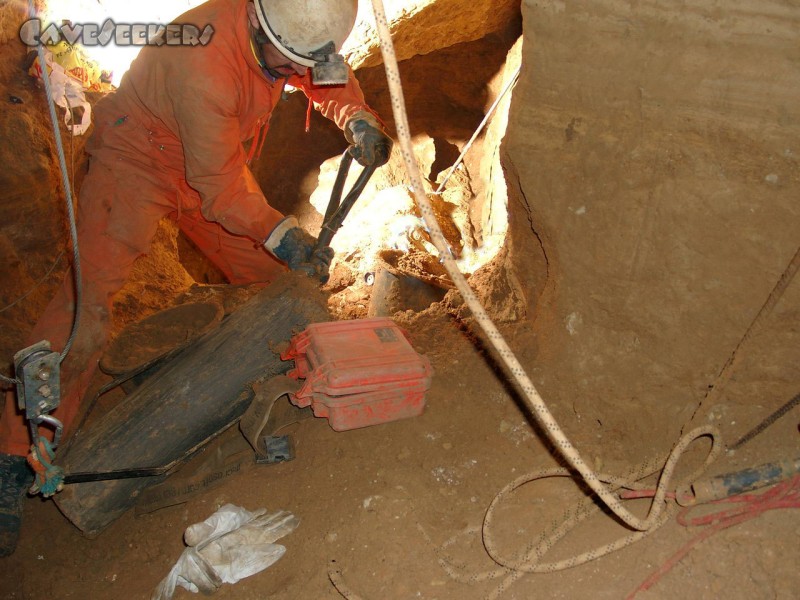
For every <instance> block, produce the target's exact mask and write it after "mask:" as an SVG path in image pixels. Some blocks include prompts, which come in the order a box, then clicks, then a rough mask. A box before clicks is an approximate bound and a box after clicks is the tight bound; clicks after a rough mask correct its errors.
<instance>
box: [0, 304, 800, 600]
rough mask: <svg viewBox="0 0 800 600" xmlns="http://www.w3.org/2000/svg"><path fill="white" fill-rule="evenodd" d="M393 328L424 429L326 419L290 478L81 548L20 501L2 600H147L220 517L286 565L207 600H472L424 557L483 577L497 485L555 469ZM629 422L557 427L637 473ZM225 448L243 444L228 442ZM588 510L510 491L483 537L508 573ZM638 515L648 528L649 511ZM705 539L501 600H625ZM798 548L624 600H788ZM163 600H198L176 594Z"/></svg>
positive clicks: (517, 422)
mask: <svg viewBox="0 0 800 600" xmlns="http://www.w3.org/2000/svg"><path fill="white" fill-rule="evenodd" d="M396 319H397V320H398V321H399V322H400V324H401V325H402V326H403V327H404V328H406V329H407V330H408V331H409V333H410V335H411V339H412V341H413V344H414V346H415V348H416V349H417V350H418V351H420V352H422V353H424V354H426V355H427V356H428V357H429V358H430V360H431V361H432V364H433V367H434V369H435V376H434V378H433V384H432V387H431V389H430V391H429V393H428V395H427V408H426V411H425V412H424V414H423V415H421V416H419V417H416V418H413V419H408V420H403V421H397V422H393V423H387V424H384V425H379V426H374V427H369V428H365V429H359V430H353V431H348V432H341V433H337V432H334V431H333V430H332V429H331V428H330V427H329V426H328V425H327V423H326V422H325V420H323V419H309V420H305V421H303V422H301V423H298V424H296V425H293V426H292V428H291V429H289V430H288V432H289V433H290V434H291V435H292V437H293V439H294V441H295V444H296V453H297V456H296V458H295V459H294V460H293V461H291V462H287V463H281V464H277V465H258V466H256V465H253V466H250V467H248V468H246V469H245V470H244V472H243V473H240V474H239V475H237V476H234V477H232V478H229V479H227V480H226V481H225V483H224V484H222V485H220V486H219V487H215V488H211V489H209V490H207V491H205V492H203V493H202V494H200V495H198V496H196V497H195V498H193V499H191V500H190V501H188V502H187V503H185V504H182V505H178V506H174V507H170V508H165V509H162V510H159V511H157V512H155V513H152V514H148V515H143V516H140V517H136V516H135V515H134V512H133V511H129V512H128V513H127V514H125V516H123V517H122V518H121V519H119V520H118V521H116V522H114V523H113V524H111V525H110V526H109V527H108V529H107V530H105V531H104V532H103V533H102V534H101V535H100V536H99V537H97V538H96V539H93V540H89V539H86V538H85V537H83V536H82V535H81V534H80V533H79V532H78V531H77V530H76V529H75V528H74V527H73V526H72V525H71V524H69V523H68V522H67V521H66V520H65V519H64V518H63V517H62V516H61V515H60V513H59V512H58V510H57V509H56V507H55V506H54V504H53V503H52V502H48V501H40V500H38V499H35V500H29V501H28V502H27V503H26V506H25V528H24V530H23V535H22V540H21V543H20V546H19V548H18V550H17V552H16V553H15V554H14V555H13V556H12V557H10V558H7V559H4V560H3V561H2V563H0V564H2V566H3V570H4V572H5V573H14V576H13V577H9V576H4V577H3V578H2V582H0V597H2V598H4V599H11V598H14V599H17V598H34V597H49V598H54V599H61V598H65V599H66V598H96V599H103V598H131V599H133V598H148V597H149V594H150V593H151V591H152V589H153V588H154V587H155V586H156V584H157V583H158V582H159V581H160V580H161V579H162V578H163V577H164V576H165V575H166V573H167V572H168V571H169V569H170V568H171V567H172V565H173V564H174V562H175V561H176V560H177V558H178V557H179V555H180V554H181V552H182V550H183V543H182V535H183V531H184V529H185V528H186V527H187V526H188V525H190V524H192V523H195V522H198V521H202V520H203V519H205V518H206V517H208V516H209V515H210V514H211V513H213V512H214V511H215V510H216V509H217V508H218V507H219V506H220V505H222V504H225V503H233V504H237V505H240V506H243V507H245V508H247V509H249V510H254V509H257V508H260V507H265V508H267V509H268V510H270V511H272V510H278V509H285V510H289V511H291V512H293V513H294V514H295V515H297V516H298V517H299V518H300V521H301V524H300V526H299V528H298V529H297V530H296V531H295V532H294V533H292V534H290V535H289V536H288V537H286V538H284V539H283V540H282V541H281V543H283V544H284V545H285V546H286V547H287V552H286V554H285V556H284V557H283V558H282V559H281V560H280V561H278V562H277V563H276V564H275V565H273V566H271V567H270V568H268V569H267V570H265V571H263V572H262V573H260V574H257V575H254V576H252V577H250V578H247V579H245V580H242V581H240V582H239V583H237V584H234V585H225V586H223V587H222V588H221V589H220V591H219V592H218V593H217V594H216V596H217V597H219V598H236V599H250V598H253V599H255V598H265V597H269V598H276V599H282V598H285V599H289V598H293V599H294V598H331V599H334V598H340V597H341V595H340V594H339V592H338V591H337V590H336V589H335V588H334V586H333V584H332V583H331V581H330V579H329V575H328V572H329V568H330V567H331V565H332V564H333V562H332V561H335V567H336V569H338V570H339V571H341V577H342V581H344V582H345V584H346V586H347V587H348V588H350V590H352V591H353V592H354V593H356V594H358V595H359V596H360V597H361V598H364V599H369V598H429V599H433V598H437V599H440V600H448V599H457V598H458V599H460V598H482V597H485V596H486V595H487V594H489V593H490V592H492V590H494V589H495V588H496V586H497V584H498V581H499V580H489V581H482V582H476V583H471V584H470V583H459V582H456V581H454V580H453V579H452V578H451V577H449V576H448V574H447V573H446V572H445V571H444V570H443V569H442V567H441V566H440V565H439V564H437V554H436V552H435V548H434V546H439V545H440V544H442V543H444V542H445V541H446V540H448V539H449V538H451V537H452V536H457V538H456V540H455V542H454V543H453V544H452V546H450V547H449V548H447V553H448V554H452V555H453V558H454V559H455V560H457V561H458V563H459V564H462V565H463V569H464V573H466V574H467V575H470V574H480V573H482V572H485V571H490V570H492V569H495V568H496V567H497V565H496V564H494V563H493V562H492V561H491V560H489V558H488V557H487V555H486V552H485V550H484V548H483V545H482V543H481V541H480V538H479V536H477V535H476V534H475V533H470V532H471V531H472V530H473V529H474V528H476V527H478V526H480V524H481V522H482V519H483V515H484V513H485V511H486V508H487V506H488V505H489V503H490V502H491V501H492V499H493V498H494V497H495V495H496V494H497V493H498V492H499V491H500V489H501V488H503V486H505V485H507V484H508V483H509V482H511V481H512V480H514V479H515V478H517V477H519V476H520V475H522V474H524V473H527V472H529V471H531V470H535V469H538V468H543V467H552V466H556V465H557V464H558V463H557V460H556V459H555V458H554V455H553V454H552V452H551V451H550V450H549V449H548V447H547V445H546V444H545V443H543V441H542V440H543V437H542V436H541V435H540V433H539V432H538V431H537V429H536V427H534V426H532V425H531V422H530V420H529V418H528V417H527V416H526V412H525V410H524V409H522V408H521V407H520V403H519V401H518V400H517V399H516V396H515V394H514V392H513V391H512V390H511V389H510V386H509V385H508V383H507V381H506V379H505V378H504V377H503V376H501V375H499V374H498V372H497V371H496V370H495V369H494V368H493V366H492V365H493V361H492V360H491V358H490V357H487V356H486V355H485V354H483V353H481V352H480V351H478V350H477V349H476V348H477V346H476V344H475V340H474V339H471V336H470V335H468V334H467V333H466V332H465V331H464V329H463V328H462V327H461V326H460V325H459V324H458V323H457V322H456V321H454V320H453V319H452V318H451V317H450V316H449V315H447V314H446V313H445V312H444V311H443V310H441V309H439V308H432V309H430V310H428V311H425V312H424V313H422V314H420V315H414V314H411V313H408V314H406V315H403V314H398V315H396ZM506 333H507V334H508V336H509V338H510V339H514V340H519V339H525V334H524V332H518V331H515V330H513V329H510V330H507V332H506ZM554 408H555V410H556V412H559V407H558V406H556V407H554ZM723 412H724V413H725V414H724V415H722V416H719V415H717V416H712V417H711V418H712V420H713V419H716V421H717V422H721V420H724V421H725V422H728V421H729V420H736V419H737V418H741V419H745V420H749V421H750V422H753V421H757V420H758V417H757V416H756V415H755V414H754V411H753V409H752V407H749V406H738V407H737V406H727V407H726V408H725V409H724V411H723ZM766 412H767V411H765V412H764V415H765V414H766ZM717 413H720V411H716V413H715V415H716V414H717ZM720 415H721V413H720ZM718 416H719V418H717V417H718ZM638 418H639V417H638V416H637V414H631V415H630V419H629V420H628V427H629V430H627V431H619V432H615V431H611V432H602V439H598V438H600V437H601V435H600V434H598V428H597V426H596V424H593V423H586V422H583V423H581V422H580V421H579V420H575V419H572V420H567V421H566V422H565V423H564V426H565V427H566V428H567V429H568V434H569V435H570V436H571V437H572V439H573V441H574V442H575V444H576V445H577V446H578V448H589V449H591V450H592V452H596V454H595V455H592V457H591V458H592V459H593V460H594V461H595V462H596V463H597V464H596V465H595V466H597V467H601V468H602V467H603V465H602V462H603V455H602V450H601V449H602V448H607V449H609V450H612V449H613V446H614V445H615V444H617V443H620V441H621V440H623V439H624V440H627V441H628V442H630V440H638V441H637V443H636V447H633V448H628V450H629V451H631V453H633V454H638V455H639V456H640V457H641V458H645V457H650V456H653V455H654V454H656V453H658V452H659V451H660V450H661V448H660V440H652V439H642V438H641V436H638V437H637V436H636V434H635V432H636V428H637V425H638V424H639V423H638ZM642 418H647V417H646V416H642ZM226 435H227V436H236V435H238V432H237V431H236V429H235V428H234V429H231V430H230V431H229V433H228V434H226ZM797 436H798V432H797V414H796V412H795V413H794V414H792V413H790V414H789V415H788V416H787V417H786V418H784V419H782V420H780V421H779V422H777V423H776V424H775V425H773V426H772V427H771V428H770V430H769V433H768V434H764V435H761V436H759V437H757V438H756V439H755V440H753V442H751V443H750V444H748V445H747V446H745V447H744V448H743V449H741V450H739V451H738V452H736V453H735V454H733V455H727V456H725V457H724V458H723V459H722V460H721V461H720V462H719V463H718V464H716V465H714V467H713V469H714V472H724V471H730V470H737V469H739V468H743V467H746V466H752V465H755V464H759V463H761V462H766V461H767V460H772V459H774V458H775V457H776V456H779V455H788V454H789V453H790V452H791V448H792V447H796V444H797ZM222 441H224V439H223V440H221V441H220V442H219V443H221V442H222ZM700 446H702V444H701V445H700ZM700 446H698V448H696V449H695V451H693V452H691V453H690V454H689V455H687V459H686V460H687V461H688V462H695V461H699V460H702V457H703V454H704V452H705V451H707V448H703V447H700ZM598 449H600V450H598ZM609 455H613V452H609ZM695 464H696V462H695ZM621 467H622V465H617V464H611V465H606V466H605V468H604V470H609V471H611V472H622V468H621ZM583 497H584V496H583V493H582V492H581V491H580V489H579V488H578V487H577V486H576V485H575V484H574V482H572V481H571V480H569V479H563V478H557V479H548V480H542V481H539V482H535V483H531V484H528V485H526V486H523V487H522V488H521V489H520V490H519V491H518V492H517V493H516V494H514V495H512V496H511V497H510V498H508V499H507V500H506V501H504V502H503V503H502V504H501V506H499V508H498V514H497V518H496V521H495V523H494V525H493V531H492V532H491V533H492V535H493V536H494V538H495V539H496V540H497V543H498V546H499V548H498V551H499V552H500V554H501V555H502V556H506V557H510V556H513V555H514V554H515V552H516V551H518V550H520V549H522V548H524V547H525V546H526V545H527V544H528V543H529V542H531V541H533V540H536V539H537V538H538V536H539V535H540V534H541V533H542V532H543V531H544V530H546V529H547V528H548V527H549V524H550V523H551V521H552V520H553V519H555V518H556V517H557V516H558V515H560V514H561V511H562V510H563V508H564V507H565V506H567V505H570V504H572V503H575V502H578V501H579V500H580V499H582V498H583ZM633 506H635V507H636V508H635V510H640V511H643V510H644V509H645V508H646V506H647V501H643V500H639V501H636V502H635V503H634V504H633ZM701 531H702V529H701V528H684V527H681V526H679V525H678V524H677V523H676V522H675V520H674V519H671V520H670V522H669V523H668V524H667V525H665V526H664V527H663V528H662V529H661V530H659V531H658V532H656V533H655V534H653V536H652V537H650V538H647V539H645V540H644V541H642V542H639V543H637V544H635V545H633V546H631V547H629V548H626V549H624V550H621V551H619V552H616V553H614V554H612V555H610V556H608V557H606V558H603V559H600V560H597V561H593V562H589V563H588V564H586V565H585V566H581V567H576V568H574V569H571V570H567V571H559V572H556V573H542V574H530V575H525V576H523V577H522V578H520V580H519V581H517V582H516V583H514V584H513V585H512V586H511V587H510V589H509V590H508V591H507V592H506V593H505V594H504V595H501V596H500V597H501V598H509V599H512V598H518V599H519V598H532V597H548V598H575V599H580V598H586V599H589V598H622V597H625V596H626V595H627V594H629V593H630V592H632V591H633V590H634V589H636V587H637V585H639V584H640V583H641V582H642V581H644V580H645V579H646V578H647V577H648V576H649V575H650V574H651V573H653V572H654V571H655V570H656V569H658V568H659V567H660V566H662V565H664V564H665V562H666V561H667V560H668V559H669V558H670V556H671V555H672V554H673V553H674V552H676V551H677V550H678V549H679V548H681V547H682V546H683V545H684V544H686V543H687V542H688V541H689V540H690V539H691V538H692V537H693V536H694V535H696V534H698V533H700V532H701ZM625 533H627V530H626V529H624V528H622V527H621V526H619V525H616V524H615V521H614V520H612V519H611V518H609V517H608V516H606V515H605V514H603V513H600V514H599V516H597V517H596V518H594V519H592V520H590V521H589V522H588V523H586V524H584V525H582V526H581V528H580V529H579V530H578V531H576V532H575V533H574V534H572V535H570V536H569V537H568V538H567V539H566V540H564V545H563V547H561V546H559V547H557V548H556V549H555V550H554V551H553V552H552V556H550V555H548V556H547V557H546V560H548V561H549V560H558V559H562V558H566V557H568V556H571V555H573V554H577V553H580V552H583V551H586V550H588V549H590V548H593V547H596V546H598V545H601V544H605V543H606V542H608V541H609V540H611V539H614V538H616V537H619V536H621V535H622V534H625ZM798 533H800V513H798V512H797V511H792V510H784V511H772V512H769V513H766V514H764V515H762V516H760V517H758V518H757V519H754V520H751V521H748V522H747V523H744V524H741V525H739V526H736V527H732V528H730V529H726V530H724V531H722V532H720V533H719V534H717V535H716V536H714V537H712V538H710V539H709V540H707V541H705V542H703V543H701V544H700V545H698V546H697V547H696V548H695V549H693V550H692V551H691V552H690V553H689V554H688V555H687V556H686V557H685V558H684V559H683V560H682V561H680V562H679V563H678V564H677V565H676V566H675V568H673V569H672V570H671V571H670V572H669V573H667V574H666V575H665V576H664V578H663V579H662V580H661V581H659V582H657V583H656V584H655V586H654V587H653V588H652V589H651V590H650V591H648V592H646V593H642V594H640V595H639V596H637V597H640V598H662V597H667V596H671V595H673V594H674V591H675V590H676V589H680V590H681V593H682V594H683V595H684V596H686V597H690V598H718V597H722V596H726V597H730V598H787V599H788V598H791V597H794V594H795V592H796V590H797V587H798V573H799V572H800V571H798V569H797V560H798V555H797V536H798ZM425 536H429V538H430V541H428V540H427V539H426V537H425ZM175 597H176V598H178V599H180V598H189V597H193V596H191V595H190V594H189V593H188V592H186V591H184V590H178V591H177V593H176V595H175Z"/></svg>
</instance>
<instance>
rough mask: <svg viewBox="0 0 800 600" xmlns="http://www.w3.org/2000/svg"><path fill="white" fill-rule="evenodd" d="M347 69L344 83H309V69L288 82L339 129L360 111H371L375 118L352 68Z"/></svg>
mask: <svg viewBox="0 0 800 600" xmlns="http://www.w3.org/2000/svg"><path fill="white" fill-rule="evenodd" d="M348 70H349V72H350V73H349V76H348V79H347V83H346V84H344V85H334V86H330V85H319V86H316V85H314V84H313V83H311V71H310V70H309V72H308V73H307V74H306V75H305V76H304V77H299V76H297V75H295V76H293V77H290V78H289V80H288V83H289V85H292V86H293V87H296V88H299V89H301V90H302V91H303V93H304V94H305V95H306V96H307V97H308V98H309V99H310V100H311V101H313V102H314V106H315V107H316V109H317V110H319V112H321V113H322V115H323V116H324V117H326V118H328V119H330V120H331V121H333V122H334V123H336V125H337V126H338V127H339V129H344V128H345V125H346V124H347V121H349V120H350V119H351V118H352V117H353V116H354V115H356V114H357V113H359V112H361V111H365V112H368V113H371V114H372V115H374V116H375V117H376V118H377V115H376V113H375V112H374V111H373V110H372V109H371V108H370V107H369V106H367V103H366V102H365V101H364V93H363V92H362V91H361V86H360V85H359V84H358V80H357V79H356V77H355V75H354V74H353V70H352V69H350V67H348Z"/></svg>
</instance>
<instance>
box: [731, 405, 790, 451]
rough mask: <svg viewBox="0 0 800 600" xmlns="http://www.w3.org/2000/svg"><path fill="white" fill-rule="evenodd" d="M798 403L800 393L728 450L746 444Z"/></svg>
mask: <svg viewBox="0 0 800 600" xmlns="http://www.w3.org/2000/svg"><path fill="white" fill-rule="evenodd" d="M798 404H800V394H797V395H796V396H795V397H794V398H792V399H791V400H789V401H788V402H787V403H786V404H784V405H783V406H781V407H780V408H779V409H778V410H776V411H775V412H774V413H772V414H771V415H770V416H768V417H767V418H766V419H764V420H763V421H761V423H759V424H758V425H756V426H755V427H754V428H753V429H751V430H750V431H748V432H747V433H746V434H744V435H743V436H742V437H741V438H740V439H739V440H738V441H737V442H736V443H735V444H733V445H732V446H729V447H728V450H737V449H739V448H740V447H741V446H744V445H745V444H746V443H747V442H749V441H750V440H752V439H753V438H754V437H756V436H757V435H758V434H759V433H762V432H763V431H764V430H765V429H766V428H767V427H769V426H770V425H772V424H773V423H774V422H775V421H777V420H778V419H780V418H781V417H782V416H783V415H785V414H786V413H788V412H789V411H790V410H792V409H793V408H794V407H795V406H797V405H798Z"/></svg>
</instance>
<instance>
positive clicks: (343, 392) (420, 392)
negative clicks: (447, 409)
mask: <svg viewBox="0 0 800 600" xmlns="http://www.w3.org/2000/svg"><path fill="white" fill-rule="evenodd" d="M281 358H282V359H283V360H290V359H291V360H294V361H295V368H294V369H293V370H292V371H290V372H289V373H288V375H289V377H292V378H294V379H297V380H300V381H301V383H302V387H301V388H300V390H299V391H297V392H296V393H295V394H290V396H289V398H290V400H291V401H292V403H293V404H295V405H296V406H299V407H306V406H309V405H310V406H311V407H312V409H313V411H314V415H316V416H317V417H326V418H327V419H328V423H329V424H330V426H331V427H332V428H333V429H334V430H336V431H347V430H348V429H357V428H359V427H367V426H369V425H377V424H379V423H387V422H389V421H396V420H398V419H405V418H407V417H416V416H418V415H420V414H421V413H422V411H423V410H424V408H425V392H426V391H427V390H428V388H430V384H431V375H432V369H431V365H430V362H429V361H428V359H427V358H426V357H425V356H423V355H421V354H418V353H417V352H416V351H415V350H414V348H412V347H411V344H410V342H409V340H408V336H407V334H406V332H405V331H404V330H402V329H400V328H399V327H398V326H397V325H396V324H395V323H394V321H392V320H391V319H388V318H384V317H378V318H373V319H360V320H356V321H334V322H331V323H314V324H311V325H309V326H308V327H307V328H306V330H305V331H303V332H302V333H300V334H298V335H296V336H295V337H294V338H292V341H291V343H290V345H289V349H288V350H286V352H284V353H283V354H282V355H281Z"/></svg>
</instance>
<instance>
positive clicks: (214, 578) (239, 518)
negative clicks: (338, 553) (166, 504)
mask: <svg viewBox="0 0 800 600" xmlns="http://www.w3.org/2000/svg"><path fill="white" fill-rule="evenodd" d="M299 524H300V520H299V519H298V518H297V517H295V516H294V515H293V514H292V513H290V512H287V511H285V510H280V511H277V512H273V513H269V514H267V511H266V509H264V508H262V509H259V510H257V511H255V512H250V511H248V510H245V509H244V508H241V507H240V506H235V505H233V504H226V505H224V506H222V507H221V508H220V509H219V510H218V511H217V512H215V513H214V514H213V515H211V516H210V517H209V518H208V519H206V520H205V521H203V522H202V523H195V524H194V525H190V526H189V527H188V528H187V529H186V531H185V532H184V535H183V538H184V541H185V542H186V545H187V548H186V550H184V551H183V554H182V555H181V557H180V558H179V559H178V562H176V563H175V566H174V567H172V570H171V571H170V572H169V574H168V575H167V576H166V577H165V578H164V579H163V580H162V581H161V583H159V584H158V587H156V589H155V591H154V592H153V594H152V596H151V597H150V598H151V600H170V598H172V595H173V594H174V593H175V588H176V586H181V587H182V588H184V589H187V590H189V591H190V592H195V593H197V592H201V593H203V594H206V595H209V594H213V593H214V592H216V591H217V590H218V589H219V588H220V586H221V585H222V584H223V583H236V582H237V581H239V580H241V579H244V578H245V577H249V576H250V575H255V574H256V573H259V572H261V571H263V570H264V569H266V568H267V567H269V566H270V565H272V564H274V563H275V562H276V561H277V560H278V559H280V558H281V556H283V554H284V553H285V552H286V548H285V547H284V546H281V545H280V544H275V543H274V542H275V541H276V540H278V539H280V538H282V537H284V536H285V535H287V534H289V533H291V532H292V531H294V530H295V528H297V526H298V525H299Z"/></svg>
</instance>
